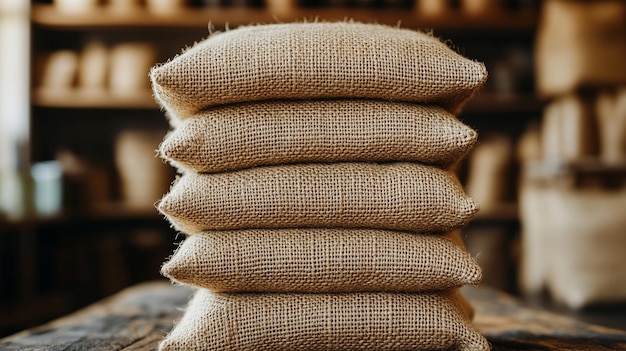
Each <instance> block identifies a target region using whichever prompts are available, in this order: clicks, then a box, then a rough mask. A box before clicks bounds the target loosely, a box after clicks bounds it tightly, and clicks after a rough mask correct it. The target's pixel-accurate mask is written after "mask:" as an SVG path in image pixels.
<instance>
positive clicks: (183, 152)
mask: <svg viewBox="0 0 626 351" xmlns="http://www.w3.org/2000/svg"><path fill="white" fill-rule="evenodd" d="M476 139H477V134H476V132H475V131H474V130H473V129H472V128H470V127H468V126H466V125H465V124H463V123H461V122H460V121H459V120H457V119H456V118H455V117H454V116H453V115H452V114H450V113H449V112H446V111H445V110H444V109H442V108H440V107H437V106H422V105H417V104H410V103H394V102H389V101H381V100H319V101H280V102H261V103H246V104H236V105H227V106H224V107H219V108H215V109H211V110H208V111H204V112H201V113H199V114H198V115H196V116H194V117H193V118H189V119H187V120H185V121H184V122H183V123H182V124H181V125H180V126H179V127H178V128H176V129H175V130H174V131H173V132H172V133H171V134H170V135H169V136H168V137H167V138H166V139H165V141H164V142H163V143H162V144H161V146H160V153H161V155H162V157H163V158H165V159H168V160H170V161H172V163H173V164H175V165H177V166H178V167H184V168H187V169H191V170H194V171H197V172H221V171H230V170H237V169H242V168H248V167H253V166H261V165H278V164H287V163H307V162H337V161H367V162H375V161H412V162H422V163H427V164H434V165H438V166H442V167H445V166H448V165H450V164H452V163H454V162H455V161H457V160H459V159H460V158H462V157H463V156H464V155H465V154H466V153H467V152H468V151H469V150H470V149H471V148H472V146H473V145H474V144H475V142H476Z"/></svg>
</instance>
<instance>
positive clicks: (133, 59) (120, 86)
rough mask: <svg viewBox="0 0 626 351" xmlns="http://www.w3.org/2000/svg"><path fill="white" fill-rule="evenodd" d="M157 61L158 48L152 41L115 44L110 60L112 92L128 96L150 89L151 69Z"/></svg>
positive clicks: (110, 86) (110, 87)
mask: <svg viewBox="0 0 626 351" xmlns="http://www.w3.org/2000/svg"><path fill="white" fill-rule="evenodd" d="M156 61H157V52H156V48H155V47H154V45H152V44H150V43H139V42H130V43H123V44H118V45H116V46H114V47H113V48H112V49H111V54H110V61H109V62H110V66H109V67H110V68H109V89H110V90H111V94H114V95H123V96H127V95H128V94H133V93H137V92H143V91H149V90H150V79H149V74H150V69H151V68H152V66H153V65H154V64H155V62H156Z"/></svg>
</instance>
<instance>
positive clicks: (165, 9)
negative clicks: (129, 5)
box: [146, 0, 187, 15]
mask: <svg viewBox="0 0 626 351" xmlns="http://www.w3.org/2000/svg"><path fill="white" fill-rule="evenodd" d="M185 6H187V1H186V0H146V7H147V8H148V11H150V12H151V13H153V14H155V15H170V14H172V13H177V12H180V10H182V9H183V8H185Z"/></svg>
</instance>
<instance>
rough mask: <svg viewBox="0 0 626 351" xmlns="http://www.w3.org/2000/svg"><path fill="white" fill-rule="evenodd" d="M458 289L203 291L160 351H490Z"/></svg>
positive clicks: (192, 301)
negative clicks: (282, 291) (306, 291)
mask: <svg viewBox="0 0 626 351" xmlns="http://www.w3.org/2000/svg"><path fill="white" fill-rule="evenodd" d="M471 315H472V311H471V307H470V306H469V305H468V304H467V302H466V301H465V300H464V299H463V297H462V296H460V294H458V292H457V291H456V290H453V291H448V292H438V293H429V294H425V293H422V294H420V293H414V294H400V293H354V294H224V293H212V292H209V291H207V290H204V289H200V290H198V291H197V292H196V294H195V296H194V297H193V299H192V300H191V302H190V303H189V305H188V306H187V309H186V311H185V314H184V316H183V318H182V319H181V321H180V322H179V323H178V325H176V327H175V328H174V330H173V331H172V332H171V333H170V334H169V335H168V336H167V337H166V338H165V340H164V341H162V342H161V344H160V348H159V350H160V351H177V350H180V351H182V350H184V351H196V350H198V351H200V350H201V351H212V350H220V351H229V350H233V351H234V350H236V351H252V350H253V351H293V350H310V351H326V350H354V351H356V350H367V351H370V350H380V351H392V350H398V351H399V350H443V349H446V350H448V349H454V350H461V351H482V350H485V351H486V350H489V345H488V342H487V341H486V339H484V338H483V337H482V336H481V335H480V334H479V333H478V332H477V331H475V330H474V329H473V328H472V326H471V324H470V318H471Z"/></svg>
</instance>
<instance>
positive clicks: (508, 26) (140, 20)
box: [32, 5, 537, 32]
mask: <svg viewBox="0 0 626 351" xmlns="http://www.w3.org/2000/svg"><path fill="white" fill-rule="evenodd" d="M32 18H33V23H34V24H35V25H38V26H43V27H48V28H57V29H72V30H85V29H107V28H108V29H111V28H119V27H134V28H142V27H153V28H154V27H159V28H190V29H196V28H207V26H208V25H209V24H210V25H212V26H214V27H216V28H222V27H224V26H226V25H229V26H231V27H234V26H238V25H243V24H249V23H276V22H292V21H302V20H326V21H337V20H345V19H352V20H354V21H362V22H377V23H381V24H388V25H398V24H400V25H402V26H403V27H406V28H423V29H434V30H453V31H454V30H463V31H466V30H472V31H491V30H495V29H497V30H498V31H512V32H513V31H532V30H533V29H534V27H535V26H536V24H537V14H536V13H535V12H534V11H520V12H511V11H506V10H502V11H499V12H494V13H489V14H485V15H481V16H467V15H465V14H463V13H460V12H458V11H457V12H451V13H449V14H446V15H445V16H435V17H433V16H424V15H420V14H419V13H417V11H413V10H409V11H407V10H405V9H394V8H390V9H382V10H381V9H368V8H335V7H332V8H324V7H315V8H303V7H295V8H293V9H291V10H289V12H288V13H281V14H276V13H274V12H272V11H271V10H268V9H265V8H245V7H235V8H219V7H215V8H201V9H198V8H182V9H181V10H180V11H178V12H175V13H171V14H168V15H155V14H152V13H150V12H149V11H147V10H145V9H137V10H132V11H126V12H115V11H112V10H110V9H107V8H106V7H100V8H98V9H96V10H94V11H92V12H89V13H85V14H66V13H60V12H59V11H58V10H57V9H56V8H55V7H54V6H52V5H35V6H34V7H33V12H32Z"/></svg>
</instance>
